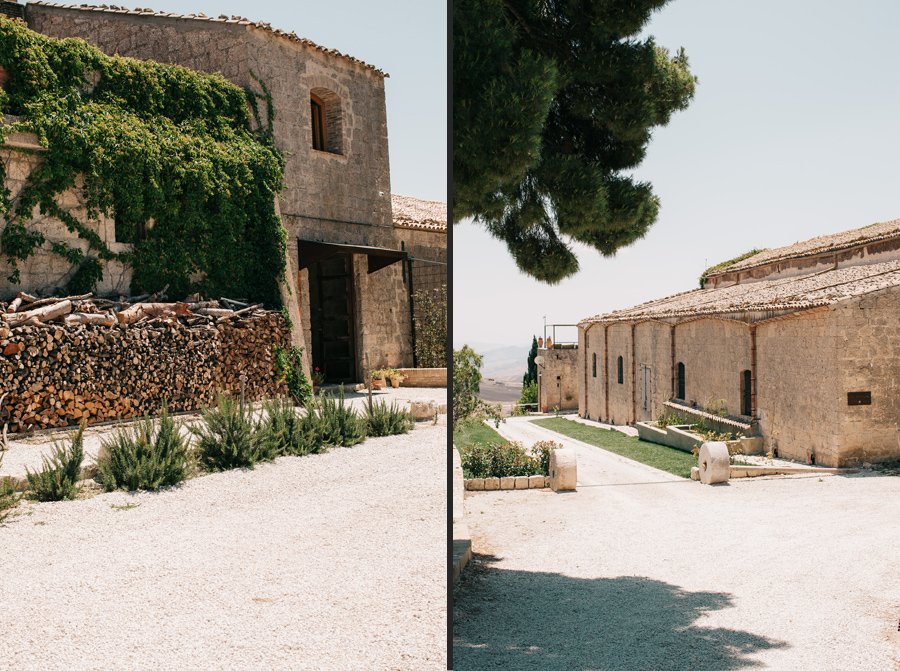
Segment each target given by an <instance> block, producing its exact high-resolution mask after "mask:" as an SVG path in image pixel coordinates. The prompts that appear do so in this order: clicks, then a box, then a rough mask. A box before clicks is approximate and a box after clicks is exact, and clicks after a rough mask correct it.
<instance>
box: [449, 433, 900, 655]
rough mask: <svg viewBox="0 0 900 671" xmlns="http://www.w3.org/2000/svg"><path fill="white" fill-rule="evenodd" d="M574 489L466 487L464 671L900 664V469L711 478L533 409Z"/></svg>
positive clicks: (459, 640)
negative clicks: (895, 473)
mask: <svg viewBox="0 0 900 671" xmlns="http://www.w3.org/2000/svg"><path fill="white" fill-rule="evenodd" d="M500 431H501V433H504V434H506V435H507V436H508V437H510V438H515V439H518V440H523V442H524V443H525V444H526V445H530V444H531V443H532V442H534V441H536V440H540V439H547V438H552V439H556V440H557V441H558V442H563V443H565V444H566V445H568V446H571V447H573V448H575V450H576V451H577V453H578V468H579V473H578V483H579V489H578V491H577V492H575V493H568V494H554V493H552V492H551V491H550V490H524V491H498V492H466V497H465V509H466V520H467V523H468V526H469V529H470V531H471V533H472V537H473V550H474V551H475V553H476V555H477V556H476V559H475V561H474V564H473V565H470V566H469V567H468V568H467V569H466V570H465V571H464V573H463V577H462V579H461V582H460V583H459V584H458V586H457V588H456V593H455V613H454V634H455V644H454V668H455V669H456V670H457V671H465V670H468V669H478V670H479V671H481V670H483V669H517V670H518V669H522V670H527V669H541V670H556V669H559V670H562V669H566V670H576V669H603V670H604V671H606V670H610V671H612V670H615V671H640V670H647V671H651V670H652V671H663V670H669V669H672V670H676V669H677V670H682V669H692V670H701V671H727V670H729V669H750V668H759V669H779V670H780V669H784V670H785V671H788V670H795V669H797V670H805V669H815V670H819V669H828V670H832V669H833V670H835V671H837V670H841V671H851V670H856V669H859V670H860V671H862V670H867V671H880V670H885V671H888V670H891V669H897V668H900V633H898V618H900V577H898V576H900V477H888V476H879V475H873V474H871V473H865V472H864V473H862V474H860V475H854V476H840V477H838V476H830V475H825V476H818V475H816V476H802V477H799V476H798V477H790V478H784V477H779V478H755V479H742V480H732V481H731V482H730V483H729V484H727V485H721V486H714V487H710V486H704V485H701V484H700V483H698V482H693V481H690V480H683V479H681V478H677V477H675V476H671V475H669V474H667V473H663V472H662V471H657V470H655V469H652V468H650V467H647V466H644V465H642V464H638V463H636V462H633V461H630V460H626V459H624V458H622V457H618V456H616V455H613V454H611V453H608V452H605V451H603V450H600V449H599V448H596V447H592V446H589V445H585V444H583V443H580V442H578V441H575V440H572V439H568V438H565V437H562V436H560V435H559V434H555V433H552V432H550V431H548V430H546V429H544V428H541V427H537V426H535V425H533V424H531V423H530V422H527V421H524V420H523V419H511V420H508V421H507V422H506V423H505V424H503V425H501V428H500Z"/></svg>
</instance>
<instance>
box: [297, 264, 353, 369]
mask: <svg viewBox="0 0 900 671" xmlns="http://www.w3.org/2000/svg"><path fill="white" fill-rule="evenodd" d="M308 268H309V313H310V327H311V329H312V365H313V368H318V369H319V370H321V371H322V373H323V374H324V375H325V381H326V382H332V383H341V382H356V381H357V377H356V337H355V336H356V334H355V329H354V320H353V263H352V256H351V255H350V254H336V255H334V256H332V257H330V258H327V259H323V260H321V261H317V262H315V263H311V264H309V266H308Z"/></svg>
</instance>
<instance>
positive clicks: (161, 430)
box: [97, 406, 191, 491]
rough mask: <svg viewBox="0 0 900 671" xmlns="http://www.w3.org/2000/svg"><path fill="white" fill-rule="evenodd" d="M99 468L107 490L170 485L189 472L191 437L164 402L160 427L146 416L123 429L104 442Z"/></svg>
mask: <svg viewBox="0 0 900 671" xmlns="http://www.w3.org/2000/svg"><path fill="white" fill-rule="evenodd" d="M101 446H102V448H101V451H100V458H99V459H98V460H97V469H98V471H99V473H98V475H99V478H100V482H101V483H102V484H103V486H104V487H105V488H106V490H107V491H112V490H114V489H126V490H128V491H136V490H138V489H147V490H156V489H159V488H160V487H169V486H171V485H174V484H177V483H179V482H181V481H182V480H184V479H185V478H186V477H187V476H188V471H189V468H190V463H191V454H190V449H189V445H188V441H187V440H185V438H184V436H182V435H181V432H180V431H179V427H178V425H177V424H176V423H175V421H174V420H173V419H172V417H171V416H170V415H169V413H168V410H167V408H166V407H165V406H163V408H162V411H161V412H160V416H159V427H158V428H156V429H154V426H153V420H152V419H150V418H149V417H145V418H144V419H142V420H141V421H140V422H138V423H137V424H136V425H135V426H133V427H132V428H128V429H120V430H119V431H117V432H116V433H115V435H114V436H113V437H112V439H111V440H109V441H103V442H102V443H101Z"/></svg>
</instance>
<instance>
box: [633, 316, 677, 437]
mask: <svg viewBox="0 0 900 671" xmlns="http://www.w3.org/2000/svg"><path fill="white" fill-rule="evenodd" d="M634 350H635V364H636V366H637V368H636V371H635V372H636V373H637V376H636V382H637V389H636V392H637V397H636V401H637V403H636V409H637V418H636V419H637V421H639V422H645V421H649V420H655V419H658V418H659V416H660V415H662V414H663V412H664V410H665V409H664V408H663V403H665V402H666V401H668V400H669V399H671V398H672V353H671V352H672V326H671V325H670V324H667V323H664V322H657V321H647V322H642V323H640V324H637V325H636V326H635V327H634ZM645 380H646V381H647V382H648V383H649V385H648V386H649V388H648V389H647V390H646V391H645V389H644V383H645ZM645 394H646V397H645Z"/></svg>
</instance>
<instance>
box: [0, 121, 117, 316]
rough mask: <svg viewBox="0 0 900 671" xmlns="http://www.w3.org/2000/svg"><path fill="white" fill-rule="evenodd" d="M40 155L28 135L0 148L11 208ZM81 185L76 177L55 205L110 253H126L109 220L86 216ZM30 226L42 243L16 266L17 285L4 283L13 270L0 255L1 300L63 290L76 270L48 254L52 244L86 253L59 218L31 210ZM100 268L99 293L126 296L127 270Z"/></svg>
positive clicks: (17, 135) (10, 139) (14, 136)
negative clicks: (17, 272) (92, 232)
mask: <svg viewBox="0 0 900 671" xmlns="http://www.w3.org/2000/svg"><path fill="white" fill-rule="evenodd" d="M42 151H43V149H42V147H41V146H40V144H38V142H37V137H36V136H34V135H32V134H30V133H14V134H12V135H11V136H10V137H8V138H7V141H6V144H5V145H4V146H3V147H2V148H0V160H2V161H3V164H4V167H5V170H6V179H5V181H4V186H5V187H6V189H7V190H8V191H9V196H10V201H11V203H12V207H13V208H15V206H16V201H17V199H18V197H19V194H20V193H21V191H22V189H23V187H24V186H25V184H26V182H27V180H28V177H29V175H30V174H31V172H32V171H33V170H34V169H35V168H37V167H38V166H40V165H41V162H42V161H43V158H42V157H41V152H42ZM81 182H82V180H81V178H80V177H79V178H78V179H76V188H74V189H69V190H67V191H64V192H63V193H62V194H60V195H59V196H58V197H57V201H56V202H57V204H58V205H59V206H60V207H61V208H62V209H63V210H65V211H67V212H68V213H69V214H71V215H73V216H74V217H75V218H76V219H78V220H79V221H80V222H82V223H83V224H85V226H86V227H87V228H89V229H90V230H93V231H94V232H96V233H97V234H99V235H100V238H101V239H102V240H103V241H104V242H105V243H106V245H107V247H109V249H110V250H111V251H113V252H122V251H125V250H127V249H129V248H130V247H131V245H127V244H124V243H120V242H116V239H115V238H116V229H115V224H114V223H113V221H112V220H110V219H108V218H106V217H104V216H100V217H99V218H98V219H96V220H91V219H89V218H88V216H87V208H86V206H85V203H84V198H83V195H82V192H81V189H80V188H79V187H78V185H79V184H81ZM29 228H30V229H31V230H34V231H37V232H40V233H41V234H43V235H44V237H45V238H46V241H45V242H44V244H42V245H40V246H39V247H38V248H37V249H35V251H34V254H32V255H31V256H30V257H28V259H26V260H24V261H19V262H18V264H17V267H18V270H19V282H18V283H15V284H14V283H12V282H10V281H9V279H8V278H9V275H10V273H11V272H12V267H11V265H10V264H9V262H8V261H7V260H6V257H5V256H0V300H2V299H5V298H9V297H11V296H13V295H14V294H16V293H17V292H19V291H26V292H28V293H39V294H54V293H57V294H58V293H60V292H61V288H62V287H64V286H65V284H66V282H68V280H69V279H70V278H71V277H72V275H74V274H75V271H76V268H75V267H73V266H72V264H71V263H69V261H67V260H66V259H64V258H62V257H61V256H59V255H58V254H54V253H53V252H52V251H51V247H52V245H53V243H54V242H66V243H67V244H68V245H69V246H70V247H75V248H78V249H81V250H82V251H83V252H87V251H88V243H87V241H86V240H82V239H80V238H79V237H78V236H77V235H76V234H74V233H72V232H71V231H69V230H68V229H67V228H66V226H65V224H63V223H62V222H61V221H60V220H59V219H56V218H55V217H50V216H47V215H44V214H41V213H40V210H39V208H38V207H35V208H34V212H33V213H32V219H31V223H30V224H29ZM103 268H104V269H103V277H102V278H101V280H100V281H99V282H98V284H97V293H99V294H109V293H123V294H126V295H127V294H128V293H129V286H130V284H131V270H130V269H129V268H128V267H126V266H124V265H123V264H122V263H120V262H118V261H108V262H104V264H103Z"/></svg>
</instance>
